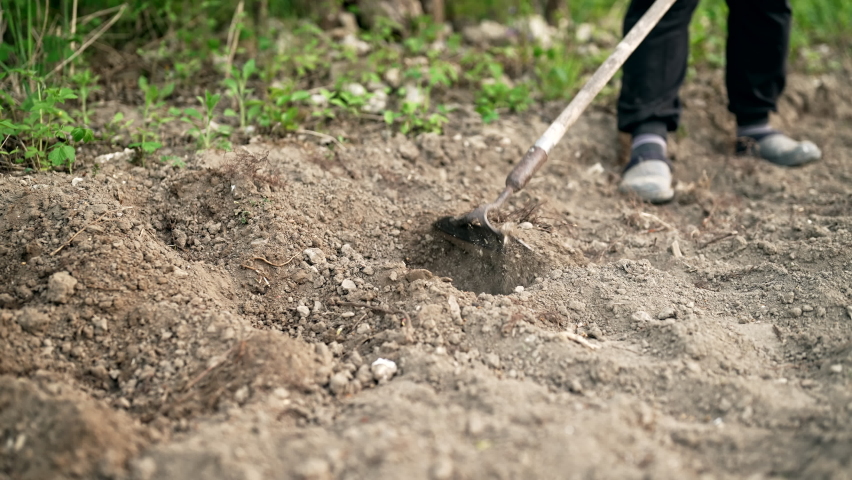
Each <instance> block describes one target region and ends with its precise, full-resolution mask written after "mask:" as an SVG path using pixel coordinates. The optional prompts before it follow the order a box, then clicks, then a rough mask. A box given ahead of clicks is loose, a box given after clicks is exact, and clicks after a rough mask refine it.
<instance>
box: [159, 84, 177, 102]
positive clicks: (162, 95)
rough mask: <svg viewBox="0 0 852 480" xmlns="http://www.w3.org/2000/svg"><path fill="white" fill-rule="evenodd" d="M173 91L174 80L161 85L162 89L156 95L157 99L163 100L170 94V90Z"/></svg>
mask: <svg viewBox="0 0 852 480" xmlns="http://www.w3.org/2000/svg"><path fill="white" fill-rule="evenodd" d="M174 91H175V84H174V82H172V83H167V84H166V85H165V86H164V87H163V89H162V90H160V93H159V95H158V96H157V98H158V99H160V100H165V99H166V98H168V97H169V95H171V94H172V92H174Z"/></svg>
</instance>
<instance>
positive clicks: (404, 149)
mask: <svg viewBox="0 0 852 480" xmlns="http://www.w3.org/2000/svg"><path fill="white" fill-rule="evenodd" d="M397 150H399V154H400V156H402V158H404V159H406V160H416V159H417V157H419V156H420V149H419V148H417V145H415V144H414V143H412V142H410V141H408V140H403V141H402V142H401V143H400V145H399V147H398V149H397Z"/></svg>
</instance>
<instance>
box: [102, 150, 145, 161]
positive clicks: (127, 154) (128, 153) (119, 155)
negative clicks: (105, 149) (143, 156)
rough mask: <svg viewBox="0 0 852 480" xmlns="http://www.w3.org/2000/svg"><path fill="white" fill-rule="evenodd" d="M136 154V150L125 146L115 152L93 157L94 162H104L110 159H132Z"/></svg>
mask: <svg viewBox="0 0 852 480" xmlns="http://www.w3.org/2000/svg"><path fill="white" fill-rule="evenodd" d="M135 155H136V152H135V151H134V150H132V149H130V148H125V149H124V151H121V152H115V153H107V154H106V155H98V156H97V157H95V160H94V163H106V162H109V161H112V160H115V161H125V160H132V159H133V157H134V156H135Z"/></svg>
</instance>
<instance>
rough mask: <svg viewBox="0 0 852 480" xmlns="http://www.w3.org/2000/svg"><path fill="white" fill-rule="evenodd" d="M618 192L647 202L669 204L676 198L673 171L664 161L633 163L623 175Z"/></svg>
mask: <svg viewBox="0 0 852 480" xmlns="http://www.w3.org/2000/svg"><path fill="white" fill-rule="evenodd" d="M618 190H619V191H620V192H622V193H628V194H629V193H632V194H635V195H637V196H638V197H639V198H641V199H642V200H644V201H646V202H651V203H665V202H668V201H670V200H671V199H672V198H674V190H673V189H672V169H671V167H669V164H668V162H666V161H664V160H642V159H639V160H638V161H631V162H630V164H629V165H628V166H627V169H626V170H625V171H624V173H623V174H622V175H621V184H620V185H619V186H618Z"/></svg>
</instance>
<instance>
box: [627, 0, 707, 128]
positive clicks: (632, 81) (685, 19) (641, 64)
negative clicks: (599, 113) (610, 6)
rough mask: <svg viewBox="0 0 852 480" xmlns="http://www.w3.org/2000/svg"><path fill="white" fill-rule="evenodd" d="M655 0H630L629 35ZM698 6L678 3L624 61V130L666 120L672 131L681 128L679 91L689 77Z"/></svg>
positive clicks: (692, 2)
mask: <svg viewBox="0 0 852 480" xmlns="http://www.w3.org/2000/svg"><path fill="white" fill-rule="evenodd" d="M653 3H654V2H653V0H633V1H632V2H630V6H629V7H628V8H627V14H626V15H625V18H624V34H625V35H626V34H627V32H628V31H630V29H631V28H633V26H634V25H635V24H636V22H638V21H639V19H640V18H641V17H642V15H643V14H644V13H645V11H646V10H648V8H650V7H651V5H652V4H653ZM696 5H698V0H679V1H677V2H675V4H674V5H672V7H671V9H670V10H669V11H668V12H667V13H666V14H665V16H663V18H662V19H661V20H660V23H658V24H657V26H656V27H654V29H653V30H651V33H650V34H649V35H648V37H647V38H645V40H644V41H643V42H642V43H641V44H640V45H639V47H638V48H637V49H636V51H635V52H633V54H632V55H631V56H630V58H628V59H627V61H626V62H625V63H624V67H623V68H622V73H623V75H622V79H621V93H620V95H619V98H618V129H619V130H620V131H622V132H627V133H633V132H634V130H635V129H636V128H637V127H638V126H639V125H641V124H643V123H646V122H662V123H663V124H664V125H665V128H666V130H668V131H674V130H676V129H677V125H678V121H679V119H680V110H681V104H680V99H679V98H678V91H679V90H680V86H681V84H682V83H683V79H684V77H685V76H686V64H687V59H688V56H689V21H690V19H691V18H692V12H693V11H694V10H695V7H696ZM662 133H663V134H665V131H663V132H662Z"/></svg>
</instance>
